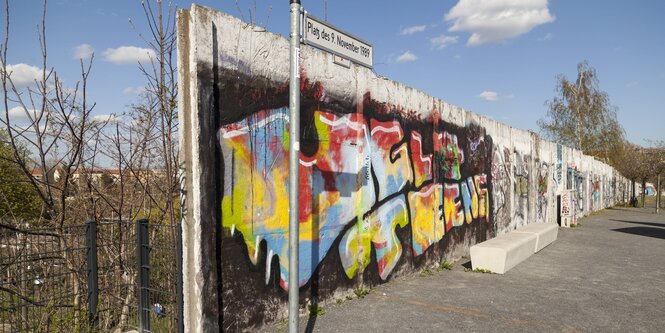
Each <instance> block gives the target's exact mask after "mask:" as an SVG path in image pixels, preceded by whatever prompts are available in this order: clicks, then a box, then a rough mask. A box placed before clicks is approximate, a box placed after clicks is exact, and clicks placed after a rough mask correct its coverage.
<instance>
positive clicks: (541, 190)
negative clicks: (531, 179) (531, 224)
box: [536, 161, 550, 221]
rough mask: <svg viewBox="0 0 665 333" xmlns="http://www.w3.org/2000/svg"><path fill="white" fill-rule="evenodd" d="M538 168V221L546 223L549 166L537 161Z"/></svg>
mask: <svg viewBox="0 0 665 333" xmlns="http://www.w3.org/2000/svg"><path fill="white" fill-rule="evenodd" d="M536 164H537V167H538V176H537V184H536V215H537V216H536V218H537V219H538V221H545V220H546V218H547V213H548V211H547V209H548V207H549V202H550V200H549V199H550V197H549V194H550V192H549V190H550V188H549V166H548V164H547V163H545V162H539V161H536Z"/></svg>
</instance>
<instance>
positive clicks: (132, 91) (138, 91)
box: [122, 87, 145, 95]
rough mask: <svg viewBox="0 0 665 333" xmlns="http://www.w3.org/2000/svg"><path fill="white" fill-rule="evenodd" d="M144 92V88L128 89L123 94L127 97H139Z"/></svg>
mask: <svg viewBox="0 0 665 333" xmlns="http://www.w3.org/2000/svg"><path fill="white" fill-rule="evenodd" d="M144 91H145V88H144V87H127V88H125V89H123V90H122V93H123V94H125V95H139V94H141V93H142V92H144Z"/></svg>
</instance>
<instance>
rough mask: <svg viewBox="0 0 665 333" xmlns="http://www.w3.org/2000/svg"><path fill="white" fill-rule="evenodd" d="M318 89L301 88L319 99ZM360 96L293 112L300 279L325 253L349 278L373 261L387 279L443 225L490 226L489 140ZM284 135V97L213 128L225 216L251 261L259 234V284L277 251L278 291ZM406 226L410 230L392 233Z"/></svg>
mask: <svg viewBox="0 0 665 333" xmlns="http://www.w3.org/2000/svg"><path fill="white" fill-rule="evenodd" d="M317 87H318V88H317V89H314V90H315V91H317V92H318V93H317V94H315V95H312V96H307V97H310V98H311V99H314V100H316V101H318V102H322V101H321V98H322V96H324V95H325V94H323V93H322V92H321V89H322V87H320V86H317ZM364 101H365V102H364V104H363V105H360V106H358V107H357V108H356V110H354V111H356V112H352V113H342V112H339V111H333V110H330V109H326V108H324V107H321V106H320V105H321V104H323V105H325V103H318V104H319V105H317V106H311V107H310V108H309V109H308V110H307V111H306V115H304V116H303V117H302V118H303V123H304V124H301V126H302V127H301V128H302V130H301V132H303V138H302V139H301V146H302V147H303V149H302V150H301V153H300V165H299V171H300V181H299V183H300V211H299V220H300V243H299V244H300V245H299V250H300V258H299V259H300V266H299V284H300V286H303V285H304V284H306V283H307V282H308V281H309V280H310V278H311V277H312V275H313V273H314V272H315V270H316V269H317V266H318V265H319V264H320V263H321V262H322V261H323V260H324V259H325V258H326V257H327V256H329V254H330V253H331V252H334V253H335V255H334V257H336V258H339V264H340V265H341V267H342V268H343V271H344V273H345V274H346V277H347V278H349V279H351V278H354V277H355V276H358V275H359V274H361V273H363V272H364V271H365V270H366V269H367V268H368V267H369V266H370V264H372V263H375V265H376V266H375V267H373V268H372V269H375V270H376V274H377V275H378V276H379V277H380V279H382V280H386V279H388V278H389V276H390V274H391V273H392V272H393V270H394V269H395V267H396V266H397V265H398V263H400V261H402V260H404V259H403V258H404V257H405V255H407V254H408V255H409V256H414V257H416V256H420V255H422V254H424V253H425V252H426V251H427V250H428V249H429V248H430V247H432V246H434V245H437V244H438V243H439V242H440V241H441V240H442V239H443V238H444V237H445V235H447V234H448V233H450V232H451V231H452V230H455V229H459V228H464V227H465V226H468V225H474V224H475V225H477V224H481V225H482V227H481V229H483V230H488V231H489V232H492V231H493V229H494V226H493V224H492V223H491V221H492V219H491V214H490V203H491V190H492V186H491V176H490V175H491V169H490V166H491V152H492V151H493V148H492V140H491V138H490V137H489V136H487V135H485V133H484V130H483V129H482V128H480V127H479V126H476V125H473V126H469V127H466V128H459V127H456V126H454V125H451V124H447V123H445V122H440V121H434V120H420V119H413V118H408V117H400V114H401V113H400V111H399V110H398V109H397V108H396V107H394V106H389V105H386V104H379V103H376V102H374V101H372V100H371V99H369V98H367V96H366V98H365V99H364ZM311 104H312V105H313V104H314V103H311ZM304 105H308V104H307V103H304ZM377 105H379V106H380V107H377ZM435 114H436V112H435ZM288 133H289V118H288V109H287V108H286V107H280V108H268V109H259V110H256V111H255V112H253V113H251V114H249V115H248V116H246V117H245V118H243V119H240V120H235V121H233V122H229V123H225V124H223V125H222V126H221V128H220V129H219V131H218V139H219V145H220V147H221V151H222V155H223V158H224V165H225V170H224V184H225V186H224V193H223V196H222V225H223V227H224V228H225V230H228V232H230V233H231V234H232V235H234V234H236V233H240V234H241V235H242V239H243V242H244V244H245V246H246V248H247V253H248V257H249V260H250V261H251V263H252V264H253V265H258V264H259V261H260V260H259V259H260V258H261V257H262V255H261V254H260V253H259V252H260V249H261V248H262V245H261V244H264V245H263V246H264V247H265V251H266V252H267V259H266V260H265V265H266V267H265V268H264V270H265V274H266V275H265V281H266V283H268V281H270V280H271V279H270V274H271V272H272V271H273V270H274V269H273V268H272V267H270V265H271V263H272V262H273V257H277V258H278V265H279V267H278V270H277V271H278V272H279V285H280V287H281V288H282V289H288V288H289V286H288V284H287V281H288V278H287V277H288V256H287V254H288V237H289V235H288V214H287V211H288V191H289V184H288V149H289V147H288V143H289V138H288V135H289V134H288ZM488 156H489V157H488ZM404 228H406V229H407V230H408V231H409V233H408V234H409V236H410V237H408V238H405V237H400V236H399V235H398V233H397V232H396V231H397V230H402V229H404ZM483 237H484V236H483Z"/></svg>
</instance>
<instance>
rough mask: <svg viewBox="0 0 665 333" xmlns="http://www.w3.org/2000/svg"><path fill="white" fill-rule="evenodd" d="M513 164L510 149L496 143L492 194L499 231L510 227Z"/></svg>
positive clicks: (493, 160)
mask: <svg viewBox="0 0 665 333" xmlns="http://www.w3.org/2000/svg"><path fill="white" fill-rule="evenodd" d="M512 178H513V172H512V164H511V161H510V150H509V149H508V148H505V147H500V146H498V145H495V148H494V153H493V156H492V195H493V203H494V218H495V221H496V228H497V232H498V233H503V232H505V231H508V230H509V229H510V222H511V216H510V207H511V206H510V205H511V202H510V200H511V199H510V198H511V195H510V193H511V191H512V183H513V181H512Z"/></svg>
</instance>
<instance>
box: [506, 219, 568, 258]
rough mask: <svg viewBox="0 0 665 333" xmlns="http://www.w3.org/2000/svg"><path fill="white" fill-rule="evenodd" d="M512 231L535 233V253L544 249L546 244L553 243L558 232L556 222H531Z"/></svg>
mask: <svg viewBox="0 0 665 333" xmlns="http://www.w3.org/2000/svg"><path fill="white" fill-rule="evenodd" d="M513 232H517V233H527V234H534V235H536V247H535V248H534V251H533V252H534V253H536V252H538V251H540V250H542V249H544V248H545V247H546V246H547V245H550V244H552V243H554V241H555V240H556V236H557V234H558V233H559V225H557V224H556V223H531V224H529V225H527V226H526V227H522V228H519V229H517V230H515V231H513Z"/></svg>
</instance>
